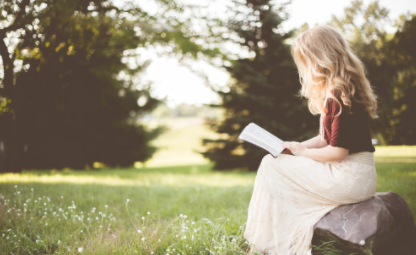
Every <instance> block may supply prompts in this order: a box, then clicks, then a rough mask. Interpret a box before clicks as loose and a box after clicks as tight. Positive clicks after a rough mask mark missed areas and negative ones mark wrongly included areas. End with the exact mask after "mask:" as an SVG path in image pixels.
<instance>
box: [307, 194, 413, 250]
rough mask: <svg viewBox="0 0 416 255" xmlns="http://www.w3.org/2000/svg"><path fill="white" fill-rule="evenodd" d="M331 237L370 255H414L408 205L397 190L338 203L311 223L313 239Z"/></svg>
mask: <svg viewBox="0 0 416 255" xmlns="http://www.w3.org/2000/svg"><path fill="white" fill-rule="evenodd" d="M319 238H326V239H335V240H337V241H339V242H341V243H343V244H344V245H346V246H348V247H350V248H352V249H354V250H356V251H359V252H364V251H365V250H371V252H372V254H373V255H416V227H415V224H414V219H413V216H412V214H411V211H410V208H409V206H408V205H407V203H406V201H405V200H404V199H403V198H402V197H401V196H400V195H398V194H397V193H394V192H382V193H376V196H375V197H373V198H372V199H369V200H366V201H363V202H360V203H356V204H349V205H341V206H338V207H337V208H335V209H334V210H332V211H330V212H329V213H327V214H326V215H325V216H324V217H323V218H322V219H321V220H320V221H319V222H318V223H316V224H315V230H314V240H316V239H319Z"/></svg>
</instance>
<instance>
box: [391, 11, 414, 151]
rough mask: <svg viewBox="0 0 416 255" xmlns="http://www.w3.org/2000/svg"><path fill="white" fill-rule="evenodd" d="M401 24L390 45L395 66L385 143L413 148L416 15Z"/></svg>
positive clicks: (405, 18) (405, 19)
mask: <svg viewBox="0 0 416 255" xmlns="http://www.w3.org/2000/svg"><path fill="white" fill-rule="evenodd" d="M402 18H404V23H403V25H402V26H401V27H400V29H398V31H397V32H396V33H395V35H394V38H393V39H392V40H391V41H390V43H389V45H390V48H391V49H392V56H393V57H392V58H391V59H390V62H393V63H395V71H396V73H395V75H394V76H393V82H392V87H393V93H392V95H391V97H392V101H393V104H392V105H391V119H390V121H389V123H390V126H389V129H388V132H386V134H385V136H386V138H385V140H386V141H387V142H388V143H389V144H411V145H414V144H416V114H415V112H416V101H415V100H414V99H415V98H416V49H415V45H416V14H413V15H412V17H409V18H408V19H407V17H405V16H402Z"/></svg>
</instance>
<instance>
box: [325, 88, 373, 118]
mask: <svg viewBox="0 0 416 255" xmlns="http://www.w3.org/2000/svg"><path fill="white" fill-rule="evenodd" d="M330 93H331V95H332V96H331V97H328V98H327V105H326V108H327V111H326V112H328V113H332V114H333V115H337V114H338V112H339V111H341V114H343V113H344V114H343V115H349V114H354V113H355V112H362V111H365V109H364V108H363V105H361V104H359V103H357V102H355V100H354V99H350V100H351V101H350V102H351V104H350V105H345V104H344V102H343V101H342V98H341V92H340V91H339V90H331V91H330Z"/></svg>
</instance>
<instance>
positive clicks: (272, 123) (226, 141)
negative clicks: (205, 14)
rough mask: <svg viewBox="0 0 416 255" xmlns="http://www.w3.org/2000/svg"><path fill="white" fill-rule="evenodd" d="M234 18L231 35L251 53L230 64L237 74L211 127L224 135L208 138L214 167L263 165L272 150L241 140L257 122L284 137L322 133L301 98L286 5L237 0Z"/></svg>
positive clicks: (232, 72)
mask: <svg viewBox="0 0 416 255" xmlns="http://www.w3.org/2000/svg"><path fill="white" fill-rule="evenodd" d="M234 4H235V7H234V8H233V11H235V15H234V18H233V19H231V20H230V21H229V24H228V29H229V31H230V36H229V37H230V38H235V36H231V35H237V38H238V39H233V40H234V41H236V42H238V43H239V44H240V45H241V46H242V47H243V48H247V49H248V50H249V52H250V55H251V56H250V57H240V58H238V59H237V60H234V61H232V60H231V61H230V62H231V66H229V67H227V66H225V68H226V69H227V70H228V72H229V73H230V75H231V77H232V82H231V84H230V86H229V88H230V91H229V92H223V91H218V93H219V95H220V96H221V98H222V104H218V105H216V104H211V106H212V107H223V108H224V109H225V115H224V119H223V120H219V121H215V122H213V123H212V122H210V123H211V124H210V127H211V128H212V129H213V130H214V131H215V132H217V133H220V134H223V135H222V137H223V138H220V139H203V141H202V142H203V144H204V145H205V146H206V151H204V152H201V154H202V155H203V156H204V157H207V158H209V159H210V160H212V161H214V162H215V165H214V169H229V168H236V167H248V168H249V169H250V170H256V169H257V168H258V165H259V162H260V160H261V158H262V157H263V156H264V155H265V154H266V152H265V151H264V150H262V149H260V148H258V147H256V146H254V145H252V144H249V143H245V142H242V141H240V140H238V138H237V137H238V135H239V134H240V133H241V131H242V129H243V128H244V127H245V126H246V125H247V124H249V123H250V122H254V123H256V124H258V125H260V126H261V127H263V128H265V129H266V130H268V131H269V132H271V133H273V134H275V135H277V136H278V137H280V138H281V139H284V140H287V141H290V140H304V139H306V138H310V137H312V136H313V135H316V134H317V133H318V122H319V120H318V118H317V117H315V116H313V115H312V114H310V112H309V110H308V107H307V105H306V102H305V101H302V100H301V99H300V98H299V97H298V92H299V90H300V86H301V85H300V83H299V76H298V73H297V69H296V66H295V64H294V61H293V59H292V56H291V53H290V45H287V44H285V40H287V39H288V38H290V37H292V36H293V30H292V31H289V32H287V33H285V32H284V31H282V29H281V23H282V22H284V20H285V19H286V18H285V17H283V16H285V15H286V13H285V6H286V5H287V3H285V4H282V5H281V6H280V7H278V8H277V7H276V6H274V4H272V1H269V0H256V1H254V0H248V1H247V2H244V3H243V2H239V1H234ZM224 136H225V137H224Z"/></svg>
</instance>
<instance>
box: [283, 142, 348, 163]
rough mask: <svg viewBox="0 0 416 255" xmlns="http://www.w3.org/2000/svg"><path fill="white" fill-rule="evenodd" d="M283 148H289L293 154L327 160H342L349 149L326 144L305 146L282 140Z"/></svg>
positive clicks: (322, 160)
mask: <svg viewBox="0 0 416 255" xmlns="http://www.w3.org/2000/svg"><path fill="white" fill-rule="evenodd" d="M282 146H283V148H287V149H289V150H290V151H291V152H292V153H293V155H295V156H304V157H308V158H311V159H313V160H316V161H321V162H329V161H341V160H344V159H345V158H346V157H347V155H348V153H349V150H348V149H345V148H342V147H334V146H331V145H327V146H325V147H323V148H311V149H308V148H306V146H305V145H303V144H301V143H298V142H283V144H282Z"/></svg>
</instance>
